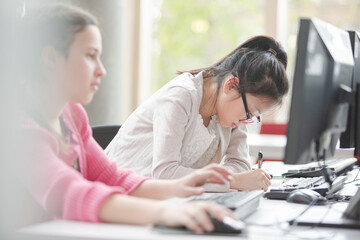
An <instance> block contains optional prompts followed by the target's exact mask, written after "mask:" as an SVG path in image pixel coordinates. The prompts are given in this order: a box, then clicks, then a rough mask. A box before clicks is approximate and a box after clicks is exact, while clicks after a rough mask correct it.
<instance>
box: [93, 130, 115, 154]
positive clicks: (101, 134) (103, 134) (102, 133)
mask: <svg viewBox="0 0 360 240" xmlns="http://www.w3.org/2000/svg"><path fill="white" fill-rule="evenodd" d="M120 127H121V125H97V126H92V127H91V128H92V132H93V137H94V139H95V140H96V141H97V143H98V144H99V145H100V146H101V147H102V148H103V149H105V148H106V147H107V145H108V144H109V143H110V142H111V140H112V139H113V138H114V137H115V135H116V133H117V132H118V131H119V129H120Z"/></svg>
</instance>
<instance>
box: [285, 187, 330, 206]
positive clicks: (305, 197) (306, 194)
mask: <svg viewBox="0 0 360 240" xmlns="http://www.w3.org/2000/svg"><path fill="white" fill-rule="evenodd" d="M286 201H287V202H290V203H302V204H310V203H312V204H315V205H324V204H325V203H326V202H327V200H326V198H324V197H323V196H321V195H320V193H318V192H316V191H314V190H311V189H298V190H294V191H292V192H291V193H290V194H289V196H288V197H287V199H286Z"/></svg>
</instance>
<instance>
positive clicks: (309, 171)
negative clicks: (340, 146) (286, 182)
mask: <svg viewBox="0 0 360 240" xmlns="http://www.w3.org/2000/svg"><path fill="white" fill-rule="evenodd" d="M356 162H357V159H356V158H338V159H330V160H326V161H325V167H326V168H328V169H329V170H330V173H331V174H332V175H333V176H340V175H342V174H344V173H346V172H348V171H351V170H352V169H353V167H354V165H355V163H356ZM320 176H323V172H322V168H321V167H320V166H318V163H317V162H312V163H310V164H306V166H305V167H304V168H302V169H296V170H288V171H287V172H286V173H284V174H282V177H287V178H308V177H320Z"/></svg>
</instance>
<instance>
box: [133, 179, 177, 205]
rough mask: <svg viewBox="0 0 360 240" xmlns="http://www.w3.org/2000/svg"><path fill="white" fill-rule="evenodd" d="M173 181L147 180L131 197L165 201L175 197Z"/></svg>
mask: <svg viewBox="0 0 360 240" xmlns="http://www.w3.org/2000/svg"><path fill="white" fill-rule="evenodd" d="M176 188H177V186H176V183H175V180H154V179H151V180H147V181H144V182H143V183H142V184H141V185H140V186H139V187H137V188H136V189H135V190H134V191H132V192H131V194H130V195H131V196H134V197H143V198H152V199H159V200H163V199H167V198H170V197H175V196H176Z"/></svg>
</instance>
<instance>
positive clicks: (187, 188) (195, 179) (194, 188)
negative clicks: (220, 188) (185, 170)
mask: <svg viewBox="0 0 360 240" xmlns="http://www.w3.org/2000/svg"><path fill="white" fill-rule="evenodd" d="M231 179H232V176H231V173H230V172H228V171H227V170H226V169H225V168H223V167H221V166H219V165H218V164H210V165H207V166H205V167H203V168H201V169H198V170H196V171H194V172H193V173H190V174H188V175H186V176H184V177H182V178H179V179H176V180H174V181H175V184H174V186H176V196H177V197H188V196H192V195H199V194H201V193H203V192H204V188H203V187H202V185H204V184H205V183H218V184H225V183H226V181H231Z"/></svg>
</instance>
